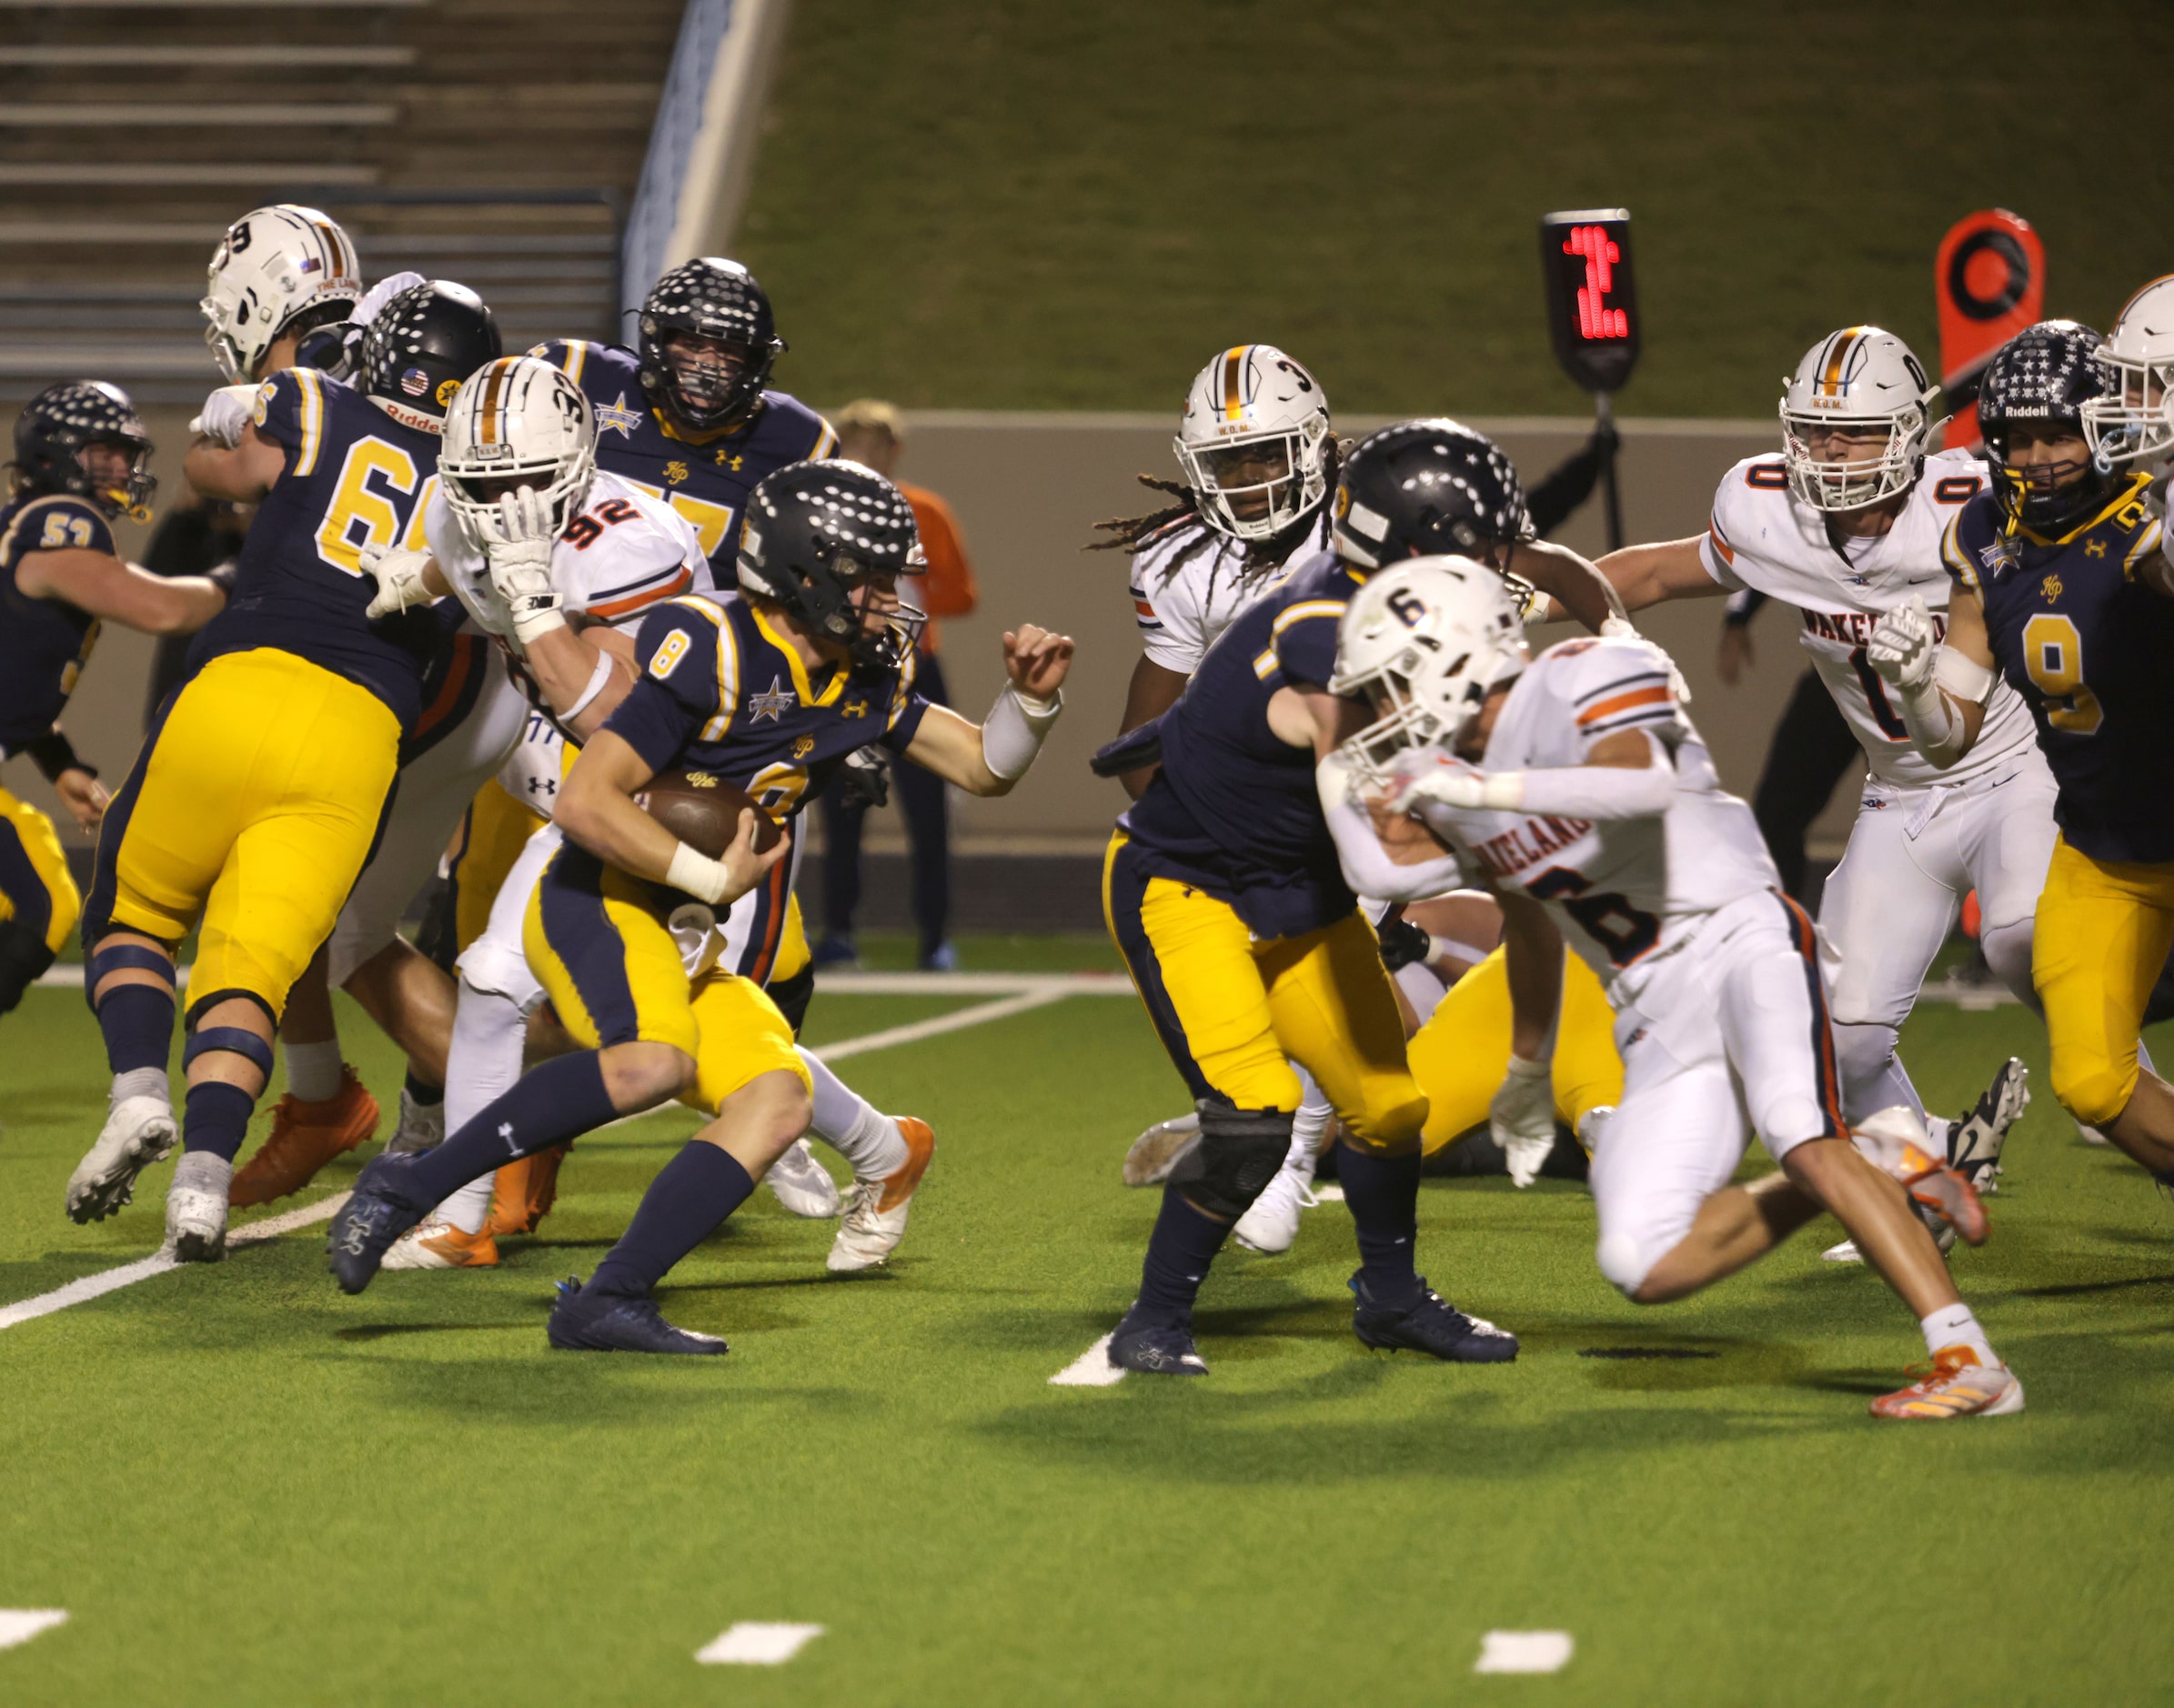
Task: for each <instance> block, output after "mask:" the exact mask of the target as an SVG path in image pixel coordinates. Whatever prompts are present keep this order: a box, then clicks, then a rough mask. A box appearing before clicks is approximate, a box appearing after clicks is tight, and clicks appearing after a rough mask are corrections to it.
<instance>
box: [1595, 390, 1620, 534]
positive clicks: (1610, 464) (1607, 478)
mask: <svg viewBox="0 0 2174 1708" xmlns="http://www.w3.org/2000/svg"><path fill="white" fill-rule="evenodd" d="M1593 413H1594V418H1595V420H1596V421H1597V422H1598V423H1599V425H1600V426H1602V427H1605V428H1606V429H1607V430H1608V431H1607V442H1606V444H1605V446H1604V447H1602V454H1603V461H1602V463H1601V467H1600V478H1601V481H1602V483H1603V489H1604V493H1605V497H1606V500H1607V507H1608V549H1609V550H1610V551H1621V550H1622V549H1623V498H1622V496H1621V495H1620V494H1619V493H1618V492H1617V491H1616V489H1615V450H1616V438H1615V406H1614V405H1612V404H1611V403H1609V401H1608V394H1607V393H1606V392H1605V391H1596V392H1595V393H1594V394H1593Z"/></svg>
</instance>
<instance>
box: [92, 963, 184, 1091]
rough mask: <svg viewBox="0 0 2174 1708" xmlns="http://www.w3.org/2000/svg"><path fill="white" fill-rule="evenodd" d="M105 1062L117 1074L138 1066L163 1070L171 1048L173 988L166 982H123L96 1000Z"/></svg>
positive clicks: (172, 1041) (130, 1070)
mask: <svg viewBox="0 0 2174 1708" xmlns="http://www.w3.org/2000/svg"><path fill="white" fill-rule="evenodd" d="M98 1030H100V1031H101V1032H103V1033H105V1034H106V1066H107V1068H109V1069H110V1070H112V1071H113V1072H114V1073H115V1074H116V1076H117V1075H120V1074H124V1073H133V1072H134V1071H135V1070H137V1069H138V1068H156V1069H158V1070H160V1071H161V1072H163V1071H165V1070H166V1055H167V1052H168V1051H169V1050H172V1049H173V1048H174V991H173V989H172V987H171V986H168V985H154V984H125V985H119V986H116V988H114V989H113V990H108V991H107V992H106V996H105V999H104V1000H102V1001H101V1002H100V1003H99V1004H98Z"/></svg>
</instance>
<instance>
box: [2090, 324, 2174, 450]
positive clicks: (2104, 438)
mask: <svg viewBox="0 0 2174 1708" xmlns="http://www.w3.org/2000/svg"><path fill="white" fill-rule="evenodd" d="M2099 367H2101V368H2102V369H2103V370H2104V372H2105V375H2106V395H2105V396H2103V397H2092V398H2089V399H2088V400H2086V401H2085V402H2084V404H2083V405H2082V406H2081V407H2080V408H2079V409H2078V414H2079V415H2080V416H2081V417H2083V437H2084V439H2085V441H2086V442H2087V443H2088V445H2089V446H2090V447H2091V456H2092V458H2093V460H2094V461H2096V462H2097V463H2098V465H2099V467H2100V468H2101V469H2107V470H2110V469H2112V468H2113V467H2115V465H2117V464H2119V463H2133V462H2139V461H2142V460H2145V459H2149V458H2156V457H2168V456H2170V455H2174V357H2168V358H2163V359H2160V360H2157V361H2154V360H2150V359H2149V358H2144V357H2124V356H2121V355H2119V354H2118V353H2117V352H2116V351H2115V350H2114V349H2113V348H2112V347H2107V348H2105V349H2102V350H2100V351H2099Z"/></svg>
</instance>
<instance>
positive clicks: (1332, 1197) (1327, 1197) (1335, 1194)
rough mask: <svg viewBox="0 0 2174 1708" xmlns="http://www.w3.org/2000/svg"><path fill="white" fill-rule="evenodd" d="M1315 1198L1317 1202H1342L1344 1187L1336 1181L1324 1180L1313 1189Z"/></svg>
mask: <svg viewBox="0 0 2174 1708" xmlns="http://www.w3.org/2000/svg"><path fill="white" fill-rule="evenodd" d="M1313 1198H1314V1201H1315V1202H1317V1203H1323V1204H1341V1203H1342V1202H1343V1201H1344V1189H1343V1188H1342V1187H1341V1186H1339V1185H1337V1184H1336V1182H1335V1181H1323V1182H1322V1183H1321V1184H1320V1185H1319V1186H1316V1187H1315V1188H1314V1189H1313Z"/></svg>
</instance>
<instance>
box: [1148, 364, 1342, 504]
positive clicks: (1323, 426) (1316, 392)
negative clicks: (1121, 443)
mask: <svg viewBox="0 0 2174 1708" xmlns="http://www.w3.org/2000/svg"><path fill="white" fill-rule="evenodd" d="M1328 441H1329V403H1328V399H1327V398H1326V397H1324V396H1322V391H1321V387H1320V385H1319V384H1318V382H1316V381H1315V379H1314V377H1313V375H1311V374H1309V373H1307V372H1306V370H1305V369H1304V368H1303V367H1300V366H1299V365H1298V364H1297V363H1296V362H1294V361H1293V360H1292V359H1291V358H1290V357H1288V356H1285V355H1284V354H1283V351H1281V350H1279V349H1277V348H1276V347H1275V346H1273V344H1241V345H1239V346H1237V347H1235V348H1234V349H1229V350H1225V351H1224V352H1223V354H1222V355H1221V356H1219V357H1216V358H1215V359H1214V360H1213V362H1210V363H1209V364H1208V365H1207V367H1203V368H1202V369H1201V371H1200V373H1199V375H1198V377H1196V378H1195V379H1194V380H1193V387H1192V389H1191V390H1189V391H1187V392H1186V394H1185V413H1184V415H1183V417H1182V418H1181V419H1180V420H1179V422H1178V436H1177V437H1176V439H1175V440H1173V448H1174V449H1175V450H1176V452H1177V454H1178V467H1180V468H1182V469H1183V470H1184V471H1185V484H1186V485H1187V486H1189V487H1192V488H1193V496H1194V497H1195V498H1196V499H1197V500H1198V501H1199V505H1200V514H1201V519H1202V520H1203V521H1204V522H1206V523H1207V524H1208V525H1209V526H1210V527H1213V528H1215V529H1216V530H1217V531H1218V532H1221V533H1224V534H1228V535H1230V536H1231V538H1233V539H1267V538H1270V537H1271V536H1273V535H1275V534H1280V533H1282V532H1283V529H1285V528H1286V527H1290V526H1291V524H1292V523H1293V522H1295V521H1297V520H1298V518H1299V517H1302V516H1303V515H1305V513H1306V512H1307V511H1309V510H1311V509H1312V508H1313V507H1314V506H1315V505H1317V504H1319V503H1320V502H1321V500H1322V499H1323V497H1324V496H1326V494H1327V492H1328Z"/></svg>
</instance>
